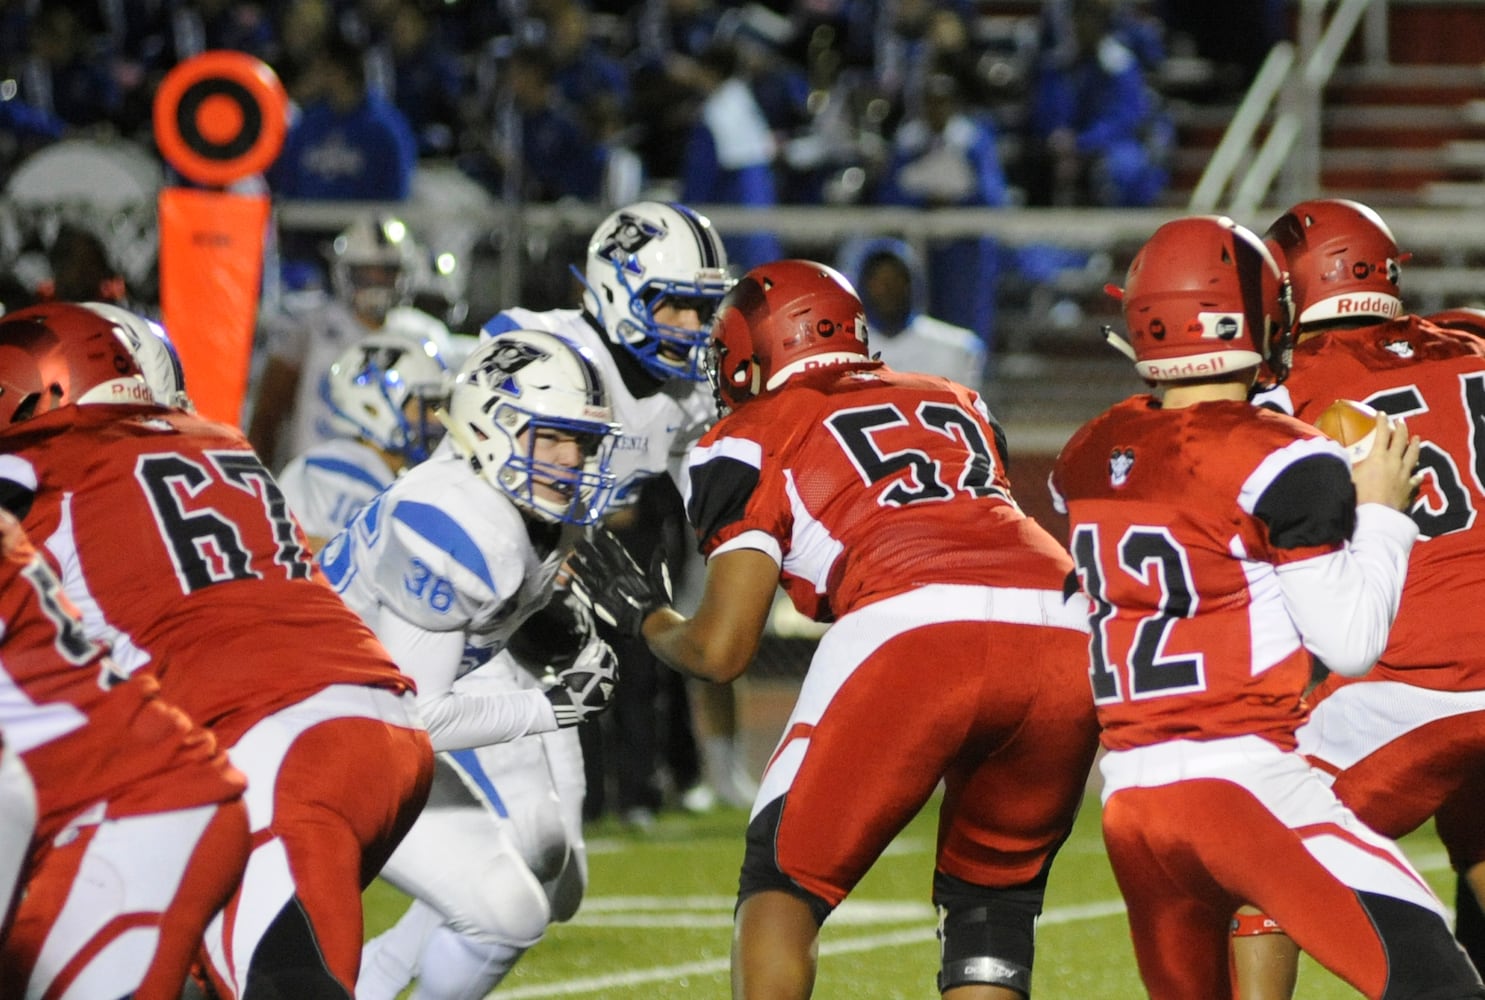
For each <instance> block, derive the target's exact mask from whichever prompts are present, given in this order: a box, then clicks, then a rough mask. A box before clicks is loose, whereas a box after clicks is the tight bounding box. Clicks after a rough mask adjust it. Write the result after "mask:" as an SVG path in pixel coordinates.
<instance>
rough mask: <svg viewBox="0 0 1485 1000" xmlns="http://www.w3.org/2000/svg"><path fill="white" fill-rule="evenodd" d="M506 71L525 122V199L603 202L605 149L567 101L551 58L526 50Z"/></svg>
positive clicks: (541, 50)
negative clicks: (559, 89) (555, 77)
mask: <svg viewBox="0 0 1485 1000" xmlns="http://www.w3.org/2000/svg"><path fill="white" fill-rule="evenodd" d="M505 69H506V86H508V87H509V88H510V94H511V98H512V100H513V101H514V103H515V110H516V113H517V115H518V116H519V117H520V122H521V159H522V163H523V180H524V183H523V185H522V192H523V194H524V196H525V197H526V198H528V199H530V200H532V201H556V200H558V199H560V198H578V199H581V200H583V201H598V200H599V199H600V197H601V195H602V193H603V177H604V166H605V164H606V162H607V156H606V152H605V147H604V146H603V144H602V143H601V142H599V141H598V139H597V138H596V137H595V136H594V135H593V133H592V132H591V131H590V130H589V128H588V125H587V123H586V122H585V121H584V120H583V118H582V117H581V115H580V113H579V112H578V111H577V110H576V109H575V108H573V107H572V106H571V105H570V104H568V103H567V102H566V101H565V100H563V99H562V95H561V93H560V91H558V90H557V86H556V83H555V79H554V75H553V74H554V72H555V67H554V66H553V65H552V57H551V54H550V53H549V52H548V51H547V50H546V49H545V47H542V46H536V45H524V46H521V47H520V48H517V49H516V50H515V51H514V52H512V53H511V55H510V59H509V60H508V61H507V63H506V67H505Z"/></svg>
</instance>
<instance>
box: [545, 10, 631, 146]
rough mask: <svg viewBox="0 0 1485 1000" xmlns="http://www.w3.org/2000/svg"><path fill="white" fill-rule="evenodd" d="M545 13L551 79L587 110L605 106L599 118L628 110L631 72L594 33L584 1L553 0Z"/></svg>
mask: <svg viewBox="0 0 1485 1000" xmlns="http://www.w3.org/2000/svg"><path fill="white" fill-rule="evenodd" d="M548 6H549V10H548V12H547V15H546V22H547V51H548V52H550V53H551V55H552V79H553V81H554V82H555V83H556V85H557V89H558V90H559V91H560V92H561V94H562V96H563V98H565V99H566V100H567V102H568V103H569V104H570V105H571V106H573V107H575V108H581V109H583V110H585V111H588V110H590V109H592V108H593V107H594V105H600V104H601V105H603V106H604V110H602V111H601V112H598V113H597V116H598V117H599V118H607V117H609V109H611V108H616V109H617V110H618V112H619V113H620V114H621V115H623V114H627V113H628V109H629V74H628V72H627V71H626V70H625V69H624V64H623V63H622V62H621V61H620V60H619V59H617V58H615V57H614V56H613V55H611V54H610V53H609V52H608V51H607V50H606V49H605V48H604V46H603V45H602V44H601V42H600V41H599V39H598V38H596V37H595V36H594V34H593V15H592V12H591V11H590V10H589V9H588V8H587V6H586V5H585V4H584V3H582V2H581V0H554V2H552V3H550V4H549V5H548Z"/></svg>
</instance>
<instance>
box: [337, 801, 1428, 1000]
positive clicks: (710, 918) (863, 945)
mask: <svg viewBox="0 0 1485 1000" xmlns="http://www.w3.org/2000/svg"><path fill="white" fill-rule="evenodd" d="M935 807H936V803H934V804H932V805H930V808H929V810H927V811H925V813H924V814H923V815H921V816H919V817H918V819H917V820H916V821H915V822H914V823H913V824H912V825H911V826H910V827H909V828H908V829H907V830H905V831H904V832H903V834H902V836H901V837H900V838H899V839H898V840H897V842H896V843H895V844H894V845H893V846H892V848H891V849H890V850H889V851H888V853H887V855H886V856H884V857H883V858H882V859H881V860H880V861H879V862H878V863H877V865H876V868H875V869H873V871H872V872H871V873H870V874H869V875H868V876H867V878H866V879H865V881H863V882H862V884H861V885H860V886H859V887H858V888H857V890H856V892H854V893H853V894H852V895H851V898H850V899H849V900H847V901H846V903H845V905H844V906H842V907H841V908H840V909H839V910H837V911H836V913H835V914H834V915H833V916H832V917H831V919H830V921H829V922H828V923H827V924H826V925H825V929H824V931H823V932H822V935H821V943H820V974H819V980H818V982H817V984H816V988H815V996H816V997H817V998H819V1000H859V998H863V997H869V998H872V1000H894V998H932V997H937V996H938V993H937V991H936V989H935V988H934V985H933V983H934V975H935V973H936V972H937V961H938V954H937V944H936V942H935V940H934V923H935V919H934V913H933V910H932V908H931V907H930V906H929V905H928V894H929V888H930V880H931V877H932V870H933V829H934V827H933V809H934V808H935ZM746 821H747V816H746V814H745V813H743V812H740V811H719V812H716V813H713V814H711V815H708V816H700V817H693V816H687V815H683V814H676V813H667V814H664V815H662V816H661V819H660V822H659V824H658V825H657V827H656V828H655V829H654V830H653V831H651V832H650V833H648V834H643V835H642V834H637V833H632V832H629V831H627V830H625V829H623V828H622V827H620V826H618V825H617V824H615V823H612V822H608V821H603V822H599V823H597V824H594V826H593V827H592V828H591V829H590V830H589V832H588V838H589V841H588V843H589V852H590V857H591V882H590V886H589V893H588V898H587V900H586V901H585V902H584V904H583V908H582V910H581V911H580V912H579V914H578V916H577V918H576V919H575V920H574V921H572V922H571V923H569V924H562V925H558V926H556V927H553V928H552V929H551V931H550V932H548V934H547V938H546V940H544V941H543V942H542V943H541V944H539V945H538V946H537V947H536V948H534V949H533V950H532V951H531V952H530V953H528V954H527V955H526V956H525V958H523V959H522V960H521V963H520V964H519V965H518V966H517V967H516V969H515V971H514V972H513V973H512V974H511V975H510V976H509V977H508V978H507V979H506V981H505V982H504V983H503V984H502V985H501V987H500V989H499V990H497V991H496V992H495V993H494V994H493V996H496V997H500V998H506V1000H518V998H538V997H602V998H605V1000H640V998H645V1000H672V998H674V1000H679V998H687V1000H725V998H727V997H728V996H729V992H728V985H727V984H728V977H727V952H728V946H729V940H730V935H731V927H732V903H733V894H734V892H735V891H736V888H737V867H738V863H739V861H740V860H741V856H742V835H743V827H744V825H745V823H746ZM1404 846H1405V848H1406V849H1407V852H1408V855H1409V857H1411V858H1412V860H1413V862H1414V863H1415V864H1416V865H1418V867H1419V868H1420V869H1421V870H1422V871H1423V873H1424V874H1425V875H1427V876H1428V878H1429V879H1430V881H1431V882H1432V883H1433V886H1434V889H1435V890H1436V891H1437V892H1439V894H1440V895H1441V896H1442V897H1443V898H1444V900H1445V901H1446V902H1452V900H1453V876H1452V874H1451V873H1450V871H1449V870H1448V863H1447V861H1446V859H1445V857H1444V854H1443V851H1442V849H1441V848H1440V846H1439V844H1438V841H1437V840H1436V839H1435V838H1434V836H1433V832H1432V827H1431V826H1430V827H1428V828H1427V829H1426V830H1424V831H1419V832H1418V833H1416V834H1414V835H1412V836H1411V837H1409V838H1408V839H1407V840H1406V841H1405V842H1404ZM366 902H367V932H368V934H374V933H376V932H378V931H380V930H381V929H383V928H385V927H386V926H388V925H389V924H390V923H392V922H393V921H394V920H395V919H396V918H397V916H398V914H399V913H400V912H401V910H402V908H403V907H404V906H405V905H406V900H405V899H404V898H402V897H401V896H400V895H399V894H398V893H397V892H396V891H395V890H392V889H391V888H389V887H387V886H385V885H383V884H382V883H377V884H376V885H374V886H373V887H372V888H371V889H369V890H368V891H367V894H366ZM1033 993H1034V995H1035V996H1036V997H1037V1000H1125V998H1137V997H1142V996H1144V991H1143V990H1142V988H1141V987H1140V982H1139V976H1138V974H1137V972H1136V970H1135V965H1134V954H1133V951H1132V950H1131V948H1130V945H1129V934H1128V927H1127V925H1126V923H1125V920H1124V911H1123V905H1122V903H1121V901H1120V898H1119V892H1118V889H1117V888H1116V886H1115V884H1114V877H1113V874H1112V872H1110V870H1109V866H1108V861H1107V859H1106V858H1105V856H1104V852H1103V841H1102V839H1101V837H1100V834H1099V828H1098V800H1097V799H1096V798H1094V797H1090V798H1089V799H1088V801H1087V803H1086V804H1085V807H1084V809H1083V811H1082V814H1081V816H1080V817H1079V820H1078V825H1077V829H1076V830H1075V831H1074V833H1073V836H1072V838H1071V839H1070V840H1069V841H1068V843H1067V845H1066V847H1064V848H1063V851H1062V853H1061V855H1060V856H1059V858H1058V861H1057V864H1056V866H1055V867H1054V868H1053V871H1052V879H1051V884H1050V886H1049V889H1048V892H1047V906H1046V913H1045V914H1044V916H1043V917H1042V921H1041V925H1040V931H1039V933H1038V936H1037V961H1036V970H1035V978H1034V980H1033ZM1358 995H1359V994H1357V993H1356V992H1355V991H1354V990H1352V989H1350V987H1348V986H1346V985H1345V984H1344V983H1342V982H1340V981H1339V980H1337V979H1335V978H1334V977H1333V976H1331V975H1330V974H1329V973H1328V972H1326V971H1325V970H1324V969H1322V968H1320V967H1319V966H1317V965H1314V964H1313V963H1310V962H1309V961H1308V960H1305V964H1304V965H1303V966H1302V967H1301V970H1300V980H1299V989H1298V991H1297V996H1298V998H1300V1000H1341V998H1353V997H1356V996H1358Z"/></svg>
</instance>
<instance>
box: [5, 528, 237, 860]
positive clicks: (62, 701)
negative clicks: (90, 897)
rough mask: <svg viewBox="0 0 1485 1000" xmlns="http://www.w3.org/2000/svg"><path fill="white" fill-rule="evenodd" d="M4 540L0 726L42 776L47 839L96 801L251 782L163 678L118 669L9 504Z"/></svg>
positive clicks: (127, 810) (171, 795)
mask: <svg viewBox="0 0 1485 1000" xmlns="http://www.w3.org/2000/svg"><path fill="white" fill-rule="evenodd" d="M0 549H3V553H0V635H3V637H4V638H3V642H0V732H4V734H5V742H6V745H7V746H9V747H10V748H11V749H12V750H14V751H15V752H17V753H19V754H20V756H21V759H22V760H23V761H24V762H25V764H26V768H27V770H29V771H30V772H31V777H32V780H33V782H34V783H35V785H36V799H37V816H38V819H37V827H36V829H37V834H36V835H37V842H43V841H47V840H50V839H51V838H52V837H55V836H56V835H57V833H59V832H60V830H61V829H62V827H63V826H64V825H65V824H66V823H67V822H68V821H69V820H70V819H72V817H73V816H75V815H76V814H77V813H79V812H81V811H82V810H84V809H85V808H87V807H89V806H93V805H95V804H103V803H106V804H107V812H106V814H105V815H107V816H110V817H118V816H125V815H130V814H133V813H139V812H154V811H158V810H162V809H179V808H186V807H190V806H196V805H204V804H207V803H211V802H227V801H231V800H232V799H235V798H236V797H237V796H238V795H239V794H241V792H242V789H243V787H244V782H243V779H242V776H241V775H240V774H238V773H237V772H236V771H234V770H233V769H232V768H231V766H230V765H229V764H228V763H227V758H226V756H225V755H223V754H220V753H218V752H217V750H216V741H215V740H213V739H212V736H211V734H210V733H207V732H206V731H205V730H202V729H200V728H199V727H197V726H195V725H193V724H192V723H191V720H189V719H187V718H186V716H185V715H184V714H183V713H181V712H180V711H179V710H178V709H175V708H171V707H169V706H167V705H166V704H164V703H163V702H161V701H160V700H159V699H158V698H157V695H158V692H159V686H158V685H157V684H156V683H155V681H154V680H153V679H152V678H150V677H147V676H143V675H141V676H139V677H135V678H131V679H126V678H124V677H123V676H121V675H120V674H118V673H117V672H116V671H115V669H114V666H113V663H112V662H111V661H110V660H109V658H108V656H107V655H106V654H105V651H104V649H103V647H101V646H99V645H97V644H95V643H94V642H92V641H91V640H90V639H88V638H87V636H86V635H84V634H83V626H82V622H81V621H80V620H79V619H78V617H77V612H76V610H75V609H74V608H73V607H72V605H71V604H70V603H69V602H68V600H67V598H66V597H65V596H64V595H63V593H62V585H61V583H60V582H59V581H58V580H57V578H56V576H55V575H54V574H53V573H52V571H51V570H50V569H49V568H47V566H46V564H45V563H43V562H42V561H41V558H40V557H39V556H38V555H37V554H36V551H35V550H34V549H33V548H32V547H31V544H30V542H29V541H28V540H27V538H26V535H25V533H24V532H23V531H22V530H21V526H20V523H19V522H18V521H16V519H15V518H13V517H11V516H10V515H9V514H8V513H5V512H4V511H0ZM100 818H102V817H101V816H100Z"/></svg>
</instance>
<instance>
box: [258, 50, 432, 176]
mask: <svg viewBox="0 0 1485 1000" xmlns="http://www.w3.org/2000/svg"><path fill="white" fill-rule="evenodd" d="M303 83H304V86H305V91H304V94H305V97H304V104H303V105H302V106H301V107H300V108H299V109H298V114H297V116H296V117H295V118H294V120H293V121H292V123H291V124H290V126H289V134H288V136H287V138H286V139H285V140H284V148H283V151H282V152H281V153H280V154H279V157H278V159H277V160H276V161H275V162H274V164H273V166H272V167H271V168H270V170H269V173H268V184H269V188H270V189H271V190H272V192H273V194H274V195H275V196H276V197H278V198H291V199H306V200H342V201H403V200H405V199H406V198H407V196H408V193H409V191H410V189H411V186H412V176H413V171H414V169H415V168H416V166H417V155H418V154H417V141H416V139H414V137H413V133H412V128H411V127H410V126H409V125H408V123H407V118H406V117H404V116H403V114H402V112H400V111H398V110H397V108H396V107H395V106H393V105H392V104H391V103H389V102H388V101H387V100H386V99H385V98H383V97H381V96H380V95H378V94H375V93H372V92H371V91H370V90H369V89H368V88H367V86H366V74H365V69H364V66H363V63H362V54H361V51H360V50H359V49H357V48H355V47H354V46H352V45H350V44H349V43H348V42H346V41H345V40H344V39H341V38H340V37H338V36H336V35H332V36H331V37H330V38H329V40H328V41H327V43H326V45H325V47H324V48H323V49H322V50H321V51H320V53H319V55H318V56H317V58H316V59H315V60H314V62H313V63H312V64H311V68H310V70H309V78H308V79H306V80H305V81H303Z"/></svg>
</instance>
